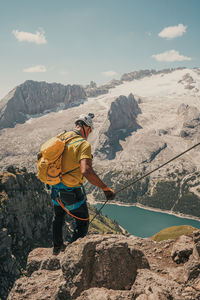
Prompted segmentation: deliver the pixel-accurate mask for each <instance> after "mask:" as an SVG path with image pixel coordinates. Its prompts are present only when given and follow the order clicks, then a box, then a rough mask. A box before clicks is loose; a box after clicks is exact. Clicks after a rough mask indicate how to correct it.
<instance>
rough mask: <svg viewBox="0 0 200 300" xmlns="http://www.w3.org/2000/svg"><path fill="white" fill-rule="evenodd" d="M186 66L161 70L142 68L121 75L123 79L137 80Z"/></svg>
mask: <svg viewBox="0 0 200 300" xmlns="http://www.w3.org/2000/svg"><path fill="white" fill-rule="evenodd" d="M182 69H184V68H176V69H173V68H170V69H163V70H160V71H156V70H148V69H147V70H140V71H135V72H130V73H125V74H123V75H122V77H121V81H133V80H137V79H142V78H144V77H146V76H152V75H156V74H168V73H171V72H173V71H174V70H182Z"/></svg>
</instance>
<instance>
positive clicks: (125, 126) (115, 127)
mask: <svg viewBox="0 0 200 300" xmlns="http://www.w3.org/2000/svg"><path fill="white" fill-rule="evenodd" d="M140 113H141V110H140V108H139V106H138V103H137V101H136V100H135V98H134V96H133V94H130V95H129V96H128V97H125V96H120V97H118V98H116V100H115V101H113V102H112V104H111V107H110V110H109V111H108V122H109V123H110V125H109V127H108V130H107V131H106V132H105V136H106V138H105V141H104V143H103V146H102V147H101V149H100V152H103V153H105V154H106V156H107V158H108V159H113V158H114V157H115V155H116V152H118V151H120V150H122V148H121V145H120V143H119V141H120V140H125V138H126V137H128V136H129V135H131V133H132V132H133V131H136V130H137V129H139V128H141V127H140V125H139V124H138V123H137V120H136V119H137V115H138V114H140Z"/></svg>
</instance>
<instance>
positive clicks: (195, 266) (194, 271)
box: [184, 257, 200, 282]
mask: <svg viewBox="0 0 200 300" xmlns="http://www.w3.org/2000/svg"><path fill="white" fill-rule="evenodd" d="M199 276H200V260H199V259H198V260H195V259H193V257H191V258H190V259H189V261H188V262H187V263H186V264H185V265H184V279H185V281H186V282H187V281H190V280H192V279H195V278H198V277H199Z"/></svg>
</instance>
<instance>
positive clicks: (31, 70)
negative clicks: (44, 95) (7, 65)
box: [24, 65, 47, 73]
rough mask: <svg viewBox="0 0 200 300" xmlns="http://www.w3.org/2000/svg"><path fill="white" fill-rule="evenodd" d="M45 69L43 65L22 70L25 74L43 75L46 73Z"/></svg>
mask: <svg viewBox="0 0 200 300" xmlns="http://www.w3.org/2000/svg"><path fill="white" fill-rule="evenodd" d="M46 71H47V70H46V67H45V66H43V65H38V66H33V67H30V68H27V69H24V72H25V73H44V72H46Z"/></svg>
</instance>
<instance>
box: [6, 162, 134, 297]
mask: <svg viewBox="0 0 200 300" xmlns="http://www.w3.org/2000/svg"><path fill="white" fill-rule="evenodd" d="M89 213H90V217H91V218H92V217H93V216H94V215H95V214H96V209H95V208H94V207H92V206H89ZM52 218H53V205H52V202H51V200H50V196H49V194H48V193H47V191H46V190H45V189H44V185H43V184H42V183H41V182H40V181H39V180H38V179H37V177H36V176H35V175H34V174H33V173H29V172H27V170H26V169H25V168H24V169H22V170H19V169H17V168H14V167H13V166H9V167H8V168H7V171H5V172H3V173H0V241H1V243H0V274H1V275H0V299H6V296H7V294H8V291H9V290H10V288H11V287H12V286H13V283H14V281H15V280H16V278H18V277H19V276H21V275H22V274H23V272H24V269H25V268H26V263H27V256H28V254H29V252H30V251H31V250H33V249H34V248H36V247H49V248H51V247H52ZM66 225H67V226H65V240H66V241H67V240H69V239H70V237H71V235H72V230H73V228H74V220H73V218H72V217H70V216H68V218H66ZM89 233H90V234H97V233H102V234H106V233H110V234H121V235H124V234H126V235H127V234H128V233H127V232H126V231H125V230H123V229H121V227H120V226H119V225H118V224H117V222H113V221H111V220H110V219H108V218H107V217H104V216H102V215H101V213H100V214H98V215H97V217H96V218H95V220H94V221H93V222H92V223H91V224H90V228H89ZM51 251H52V249H51Z"/></svg>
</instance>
